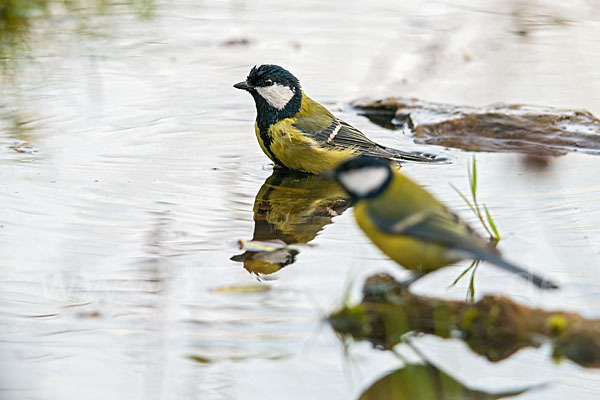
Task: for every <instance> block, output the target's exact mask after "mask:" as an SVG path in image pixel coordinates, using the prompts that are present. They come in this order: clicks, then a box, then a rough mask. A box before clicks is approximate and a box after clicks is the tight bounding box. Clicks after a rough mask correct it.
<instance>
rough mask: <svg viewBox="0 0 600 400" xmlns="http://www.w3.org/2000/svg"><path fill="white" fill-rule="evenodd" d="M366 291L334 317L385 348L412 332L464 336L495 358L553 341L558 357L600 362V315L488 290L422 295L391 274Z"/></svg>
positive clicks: (338, 326)
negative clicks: (454, 296)
mask: <svg viewBox="0 0 600 400" xmlns="http://www.w3.org/2000/svg"><path fill="white" fill-rule="evenodd" d="M363 295H364V296H363V300H362V302H361V303H360V304H358V305H356V306H345V307H343V308H342V309H341V310H339V311H336V312H334V313H333V314H332V315H331V316H330V317H329V322H330V323H331V325H332V326H333V328H334V329H335V330H336V331H337V332H338V333H339V334H341V335H350V336H351V337H353V338H354V339H355V340H369V341H371V342H372V343H373V344H375V345H377V346H379V347H382V348H385V349H389V348H392V347H393V346H394V345H396V344H398V343H400V342H401V341H402V340H403V337H404V336H405V335H406V334H407V333H409V332H418V333H427V334H432V335H436V336H439V337H442V338H450V337H459V338H461V339H462V340H464V341H465V342H466V343H467V345H468V346H469V347H470V348H471V350H473V351H474V352H476V353H477V354H480V355H483V356H485V357H486V358H487V359H488V360H490V361H493V362H496V361H500V360H503V359H506V358H508V357H510V356H511V355H512V354H514V353H515V352H517V351H518V350H519V349H521V348H524V347H538V346H540V345H541V344H542V343H544V342H550V343H551V345H552V348H553V356H554V357H556V358H557V359H560V358H563V357H564V358H568V359H570V360H572V361H574V362H576V363H577V364H580V365H582V366H584V367H589V368H598V367H600V320H588V319H585V318H583V317H581V316H580V315H578V314H574V313H568V312H553V311H545V310H540V309H533V308H529V307H526V306H523V305H519V304H517V303H515V302H514V301H512V300H510V299H508V298H506V297H501V296H486V297H484V298H482V299H481V300H479V301H478V302H476V303H474V304H469V303H464V302H461V301H449V300H443V299H436V298H430V297H423V296H417V295H414V294H412V293H410V292H409V291H408V290H406V288H405V287H404V286H402V284H401V283H399V282H397V281H396V280H394V278H392V277H391V276H389V275H385V274H381V275H375V276H373V277H370V278H369V279H368V280H367V282H366V283H365V286H364V288H363Z"/></svg>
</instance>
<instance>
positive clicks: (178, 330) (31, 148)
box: [0, 1, 600, 399]
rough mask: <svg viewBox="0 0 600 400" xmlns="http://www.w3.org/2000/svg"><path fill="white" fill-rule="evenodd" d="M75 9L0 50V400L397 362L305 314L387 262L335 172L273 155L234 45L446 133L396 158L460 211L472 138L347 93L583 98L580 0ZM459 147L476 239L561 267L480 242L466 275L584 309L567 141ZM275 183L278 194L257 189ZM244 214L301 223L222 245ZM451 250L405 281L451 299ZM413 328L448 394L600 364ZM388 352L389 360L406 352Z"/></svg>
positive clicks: (579, 172)
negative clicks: (510, 150)
mask: <svg viewBox="0 0 600 400" xmlns="http://www.w3.org/2000/svg"><path fill="white" fill-rule="evenodd" d="M140 4H142V5H144V7H146V6H149V7H150V9H147V8H144V7H142V8H141V11H140ZM82 13H84V14H85V18H79V17H77V18H73V17H70V16H69V15H70V14H69V13H59V14H58V15H55V16H53V17H51V18H49V19H45V18H41V17H40V21H39V23H37V24H33V25H32V27H31V41H30V42H28V46H27V47H29V49H22V50H21V51H18V52H16V53H14V54H13V55H11V56H10V57H9V58H8V60H5V62H4V64H3V65H4V66H5V68H6V69H5V70H4V72H3V74H4V75H3V78H2V81H1V82H0V84H1V85H2V86H1V87H0V90H1V91H2V93H1V96H0V154H1V155H2V157H0V268H1V270H2V280H1V282H0V368H1V371H2V373H1V374H0V397H2V398H10V399H41V398H60V399H81V398H86V399H109V398H144V399H146V398H162V399H175V398H199V399H221V398H234V399H258V398H261V399H284V398H285V399H295V398H297V399H306V398H310V399H349V398H358V397H359V396H360V395H361V393H367V392H368V388H369V387H372V386H373V385H374V384H375V382H376V381H378V380H379V379H381V378H383V377H384V376H386V375H389V374H390V373H392V372H393V371H396V370H399V369H400V368H402V367H403V366H404V365H405V364H404V361H403V360H402V359H400V358H398V357H397V356H396V355H394V354H391V353H390V352H383V351H379V350H375V349H372V348H371V347H370V346H369V345H368V344H366V343H362V342H358V343H352V344H349V345H348V346H347V347H345V346H344V344H343V343H342V342H341V341H340V339H339V338H338V337H337V336H336V335H335V334H334V333H333V331H332V329H331V328H330V327H329V325H328V324H327V323H325V322H324V318H325V317H326V316H327V315H328V314H329V313H330V312H331V311H333V310H334V309H336V308H337V307H338V306H340V305H341V303H342V302H343V301H344V299H345V297H346V295H345V293H347V292H349V299H347V300H348V301H358V300H359V298H360V287H361V286H362V283H363V281H364V279H365V278H366V277H367V276H369V275H372V274H374V273H376V272H388V273H391V274H393V275H394V276H395V277H397V278H398V279H402V278H405V277H407V273H406V272H404V271H402V270H401V269H400V268H398V267H396V266H395V265H394V263H392V262H391V261H389V260H388V259H386V258H385V257H384V256H383V255H382V254H381V253H380V252H379V251H378V250H377V249H376V248H374V247H373V245H372V244H370V242H369V241H368V240H367V239H366V238H365V237H364V236H363V234H362V233H361V232H360V230H359V229H358V228H357V227H356V225H355V222H354V220H353V212H352V209H351V208H349V207H348V208H347V206H348V204H347V203H345V200H344V199H343V198H340V196H339V193H337V192H336V191H335V189H332V188H329V187H323V186H322V185H321V184H320V183H319V182H316V181H315V178H314V177H312V178H311V177H306V176H305V177H301V176H300V177H293V178H290V177H286V176H283V175H282V176H280V175H279V174H278V173H277V172H274V171H273V168H272V166H271V165H270V163H269V162H268V159H267V158H266V156H264V154H262V152H261V150H260V148H259V146H258V144H257V142H256V138H255V137H254V132H253V127H252V125H253V120H254V117H255V111H254V105H253V103H252V99H251V98H250V97H249V96H248V95H247V94H245V93H241V92H239V91H237V90H235V89H234V88H233V87H232V84H233V83H235V82H238V81H240V80H241V79H243V78H244V77H245V76H246V74H247V73H248V70H249V69H250V67H251V66H252V65H254V64H258V63H265V62H274V63H279V64H281V65H283V66H285V67H288V68H289V69H290V70H291V71H292V72H293V73H295V74H296V75H297V76H298V77H299V78H300V80H301V82H302V83H303V86H304V89H305V90H306V92H307V93H308V94H309V95H310V96H311V97H312V98H314V99H316V100H318V101H320V102H322V103H323V104H326V105H327V106H328V107H329V108H330V109H331V110H332V111H333V112H335V113H336V114H337V115H338V116H340V117H341V118H342V119H344V120H345V121H347V122H348V123H351V124H352V125H354V126H356V127H357V128H359V129H361V130H363V131H364V132H365V133H367V134H368V136H370V137H371V138H373V139H375V140H377V141H379V142H381V143H382V144H386V145H390V146H394V147H398V148H402V149H405V150H425V151H435V152H436V153H444V154H447V155H448V156H449V157H450V158H451V161H452V162H451V164H444V165H422V164H420V165H417V164H412V165H407V166H406V167H405V168H404V171H405V173H406V174H408V175H410V176H411V177H413V178H414V179H416V180H418V181H419V182H421V183H422V184H424V185H425V186H426V187H427V188H428V189H429V190H431V191H432V192H434V193H435V194H436V195H437V196H438V197H439V198H440V199H442V200H443V201H445V202H446V203H447V204H448V205H449V206H450V207H452V208H453V209H455V210H457V211H458V212H459V213H460V214H461V215H462V216H464V217H465V218H466V219H468V220H469V221H470V222H472V223H473V224H475V221H474V220H473V218H472V216H471V215H470V214H469V213H470V211H469V210H468V208H467V206H466V205H465V204H464V203H463V202H462V200H461V199H460V198H459V197H458V195H457V194H456V193H455V192H454V191H453V189H452V188H451V187H450V186H449V183H452V184H454V185H456V186H458V187H459V188H460V189H462V190H463V191H465V192H466V191H467V173H466V168H467V163H468V162H469V161H470V160H471V158H472V153H470V152H468V151H461V150H456V149H445V148H442V147H438V146H429V145H425V144H422V145H418V144H415V143H414V142H413V138H412V137H411V136H409V135H405V134H403V133H401V132H398V131H391V130H387V129H384V128H382V127H379V126H377V125H375V124H373V123H371V122H369V121H368V120H367V119H366V118H364V117H361V116H359V115H357V113H356V111H355V110H353V109H351V108H350V107H348V106H346V105H347V104H349V102H350V101H351V100H354V99H356V98H359V97H361V96H365V95H368V96H371V97H374V98H378V97H382V96H385V95H397V96H409V97H412V96H414V97H417V98H420V99H424V100H427V101H435V102H444V103H450V104H459V105H462V104H467V105H472V106H481V105H486V104H491V103H494V102H499V101H504V102H507V103H525V104H528V103H531V104H540V105H549V106H556V107H563V108H583V109H587V110H589V111H590V112H592V113H593V114H595V115H600V86H599V85H600V83H599V82H600V70H599V69H598V68H597V66H598V65H600V47H599V44H598V41H597V39H596V38H597V37H599V35H600V9H599V8H598V6H597V5H595V4H593V3H592V2H584V1H581V2H576V3H569V4H568V5H567V4H566V3H564V4H563V3H561V2H554V1H553V2H550V3H545V4H544V5H540V4H533V3H529V2H504V1H494V2H491V3H486V5H485V6H483V5H481V4H480V2H475V1H472V2H470V3H464V2H462V3H460V4H458V3H457V2H453V1H443V2H437V3H429V4H425V5H424V4H422V3H421V2H416V1H415V2H403V3H402V4H400V3H398V2H393V1H385V2H382V3H377V4H376V5H374V4H372V3H370V2H365V1H362V2H360V1H352V2H345V3H344V4H343V5H341V3H340V4H330V3H326V4H323V3H322V2H313V1H301V2H295V3H294V4H293V5H286V6H285V7H284V6H282V5H281V3H279V2H274V1H268V2H265V3H260V4H257V3H251V2H243V1H242V2H240V1H236V2H212V3H198V2H193V1H176V2H165V1H156V2H154V3H147V2H141V3H139V4H138V3H137V2H136V3H132V4H119V5H114V6H108V7H107V8H106V9H102V10H100V11H99V10H98V9H96V8H94V7H91V8H90V9H89V10H87V11H86V9H85V7H84V8H83V11H82ZM477 166H478V172H479V189H478V192H479V196H480V201H481V202H482V203H486V204H487V206H488V208H489V209H490V211H491V213H492V214H493V215H494V218H495V221H496V223H497V225H498V229H499V230H500V234H501V235H502V237H503V239H502V240H501V242H500V244H499V248H500V249H501V250H502V252H503V253H504V254H505V255H506V257H507V258H508V259H510V260H514V261H515V262H519V263H520V264H522V265H524V266H527V267H529V268H531V269H532V270H535V271H538V272H543V273H544V274H545V275H547V276H548V277H549V278H552V279H553V280H556V281H558V282H560V283H561V289H560V290H559V291H557V292H552V293H547V292H540V291H539V290H536V288H534V287H530V286H529V285H527V283H526V282H521V280H519V279H518V278H513V277H511V276H508V275H507V274H505V273H503V272H501V271H499V270H497V269H495V268H493V267H492V266H490V265H485V264H484V265H483V266H482V267H481V268H480V269H479V271H478V273H477V277H476V298H480V297H481V296H483V295H484V294H492V293H501V294H503V295H506V296H509V297H510V298H511V299H513V300H514V301H516V302H518V303H520V304H524V305H527V306H528V307H540V308H544V309H552V310H555V309H556V310H558V309H560V310H565V311H572V312H576V313H580V314H582V315H584V316H585V317H588V318H598V317H599V316H600V283H599V282H600V269H599V268H598V267H597V265H598V260H599V259H600V233H599V229H598V227H599V226H600V211H599V210H600V208H599V206H598V205H599V204H600V182H598V179H596V176H597V172H596V171H598V170H599V168H600V158H599V157H597V156H594V155H586V154H579V153H570V154H567V155H565V156H562V157H558V158H552V159H550V161H549V163H548V165H547V167H546V168H544V169H531V168H530V164H528V163H526V162H525V161H524V159H523V158H522V157H521V156H519V155H516V154H507V153H504V154H495V153H482V154H477ZM313 181H315V182H313ZM284 187H285V190H281V188H284ZM309 187H310V188H313V187H318V188H319V189H318V190H319V191H322V192H323V197H321V196H317V197H320V198H313V197H311V196H312V193H314V191H313V190H312V189H311V191H310V192H307V191H306V190H307V188H309ZM269 190H272V192H271V193H270V194H267V193H266V192H268V191H269ZM290 193H298V196H296V197H295V198H294V199H295V200H296V201H297V205H296V206H295V207H294V209H293V211H291V212H290V213H289V214H286V213H285V212H284V211H283V210H282V209H281V204H280V203H279V202H278V201H279V200H278V199H281V200H282V201H285V202H287V200H286V198H287V196H289V195H290ZM292 204H294V203H293V202H292ZM253 238H254V239H256V240H261V241H264V240H274V239H278V240H280V241H282V242H283V243H288V244H292V243H290V242H295V243H293V244H300V245H301V246H300V248H299V249H298V252H297V254H294V255H290V254H283V257H281V258H276V259H275V260H269V259H267V260H265V259H264V258H260V256H258V257H257V254H256V253H257V252H254V254H244V255H240V254H243V253H244V251H243V250H240V249H239V248H238V244H237V243H238V240H251V239H253ZM306 244H309V245H306ZM232 258H233V259H232ZM282 260H283V261H282ZM240 261H242V262H240ZM253 261H254V262H253ZM257 265H258V266H259V268H257V267H256V266H257ZM466 265H468V264H464V263H463V264H460V265H458V266H455V267H449V268H446V269H444V270H442V271H439V272H437V273H435V274H431V275H429V276H427V278H426V279H423V280H422V281H419V282H418V283H417V284H415V286H414V288H413V290H414V291H415V292H416V293H418V294H422V295H430V296H432V297H442V298H446V299H458V300H462V299H464V297H465V293H466V291H467V285H468V280H466V279H463V281H461V282H460V283H459V284H458V285H457V286H456V287H453V288H448V286H449V284H450V283H451V282H452V281H453V280H454V279H455V278H456V277H457V276H458V275H459V274H460V272H461V271H462V269H463V268H464V267H465V266H466ZM262 268H265V269H262ZM257 285H259V286H265V287H268V289H258V288H257ZM349 287H351V289H349ZM413 343H414V346H415V347H416V348H418V350H419V352H420V353H422V354H423V355H424V356H425V357H426V358H427V360H428V362H430V363H432V365H434V367H435V368H434V369H433V370H432V371H436V369H437V370H439V371H442V376H443V377H445V378H444V379H446V378H447V377H450V378H448V379H449V382H451V383H452V385H454V386H455V387H457V388H459V389H457V390H464V391H466V392H465V393H467V392H468V393H476V392H477V391H479V392H481V393H500V392H512V391H515V390H517V391H518V390H522V389H523V388H527V387H530V386H534V385H539V384H543V383H547V385H544V386H541V387H539V388H536V389H535V390H530V391H528V392H526V393H524V394H522V395H521V397H520V398H523V399H542V398H543V399H562V398H565V397H567V396H568V398H577V399H588V398H589V399H592V398H596V397H597V396H598V395H599V394H600V372H598V371H596V370H594V369H585V368H583V367H581V366H578V365H576V364H575V363H573V362H570V361H563V362H561V363H554V362H553V361H551V360H550V357H549V356H550V352H551V349H550V347H549V346H542V347H541V348H539V349H530V348H528V349H523V350H521V351H519V352H518V353H517V354H515V355H514V356H513V357H511V358H509V359H508V360H505V361H503V362H501V363H497V364H492V363H489V362H488V361H487V360H485V359H483V358H482V357H480V356H477V355H474V354H473V353H472V352H471V351H470V350H469V349H468V348H467V347H466V345H465V344H464V343H462V342H461V341H459V340H453V339H450V340H442V339H439V338H436V337H433V336H423V337H418V338H416V339H415V340H414V341H413ZM399 347H402V346H399ZM399 351H400V352H402V353H404V357H405V359H406V361H407V362H408V364H406V365H412V364H410V363H419V362H421V361H422V359H421V358H420V357H418V356H417V355H416V354H415V353H414V352H413V351H411V349H407V348H400V349H399ZM427 373H431V372H427Z"/></svg>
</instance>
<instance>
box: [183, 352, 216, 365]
mask: <svg viewBox="0 0 600 400" xmlns="http://www.w3.org/2000/svg"><path fill="white" fill-rule="evenodd" d="M187 358H189V359H190V360H192V361H195V362H197V363H201V364H209V363H211V362H212V360H211V359H210V358H207V357H203V356H197V355H194V354H192V355H189V356H188V357H187Z"/></svg>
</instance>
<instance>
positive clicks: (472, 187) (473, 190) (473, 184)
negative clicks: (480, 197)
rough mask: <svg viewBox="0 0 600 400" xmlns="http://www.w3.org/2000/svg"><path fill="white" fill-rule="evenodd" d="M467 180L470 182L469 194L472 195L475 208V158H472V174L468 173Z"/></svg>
mask: <svg viewBox="0 0 600 400" xmlns="http://www.w3.org/2000/svg"><path fill="white" fill-rule="evenodd" d="M469 180H470V181H471V194H472V195H473V203H474V204H475V206H477V160H476V159H475V156H473V167H472V172H470V173H469ZM477 208H479V207H477Z"/></svg>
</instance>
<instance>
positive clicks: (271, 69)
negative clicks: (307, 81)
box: [246, 64, 301, 90]
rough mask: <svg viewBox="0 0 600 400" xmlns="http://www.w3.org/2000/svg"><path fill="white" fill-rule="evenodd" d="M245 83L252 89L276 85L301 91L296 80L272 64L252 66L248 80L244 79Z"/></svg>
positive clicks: (283, 69) (289, 73) (287, 72)
mask: <svg viewBox="0 0 600 400" xmlns="http://www.w3.org/2000/svg"><path fill="white" fill-rule="evenodd" d="M270 82H271V83H270ZM246 83H248V85H250V86H253V87H257V86H269V85H272V84H274V83H278V84H280V85H283V86H287V87H289V88H292V89H295V90H300V89H301V87H300V81H299V80H298V78H296V77H295V76H294V75H292V74H291V72H289V71H288V70H287V69H285V68H282V67H280V66H279V65H274V64H263V65H259V66H254V67H253V68H252V69H251V70H250V73H249V74H248V78H246Z"/></svg>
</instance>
